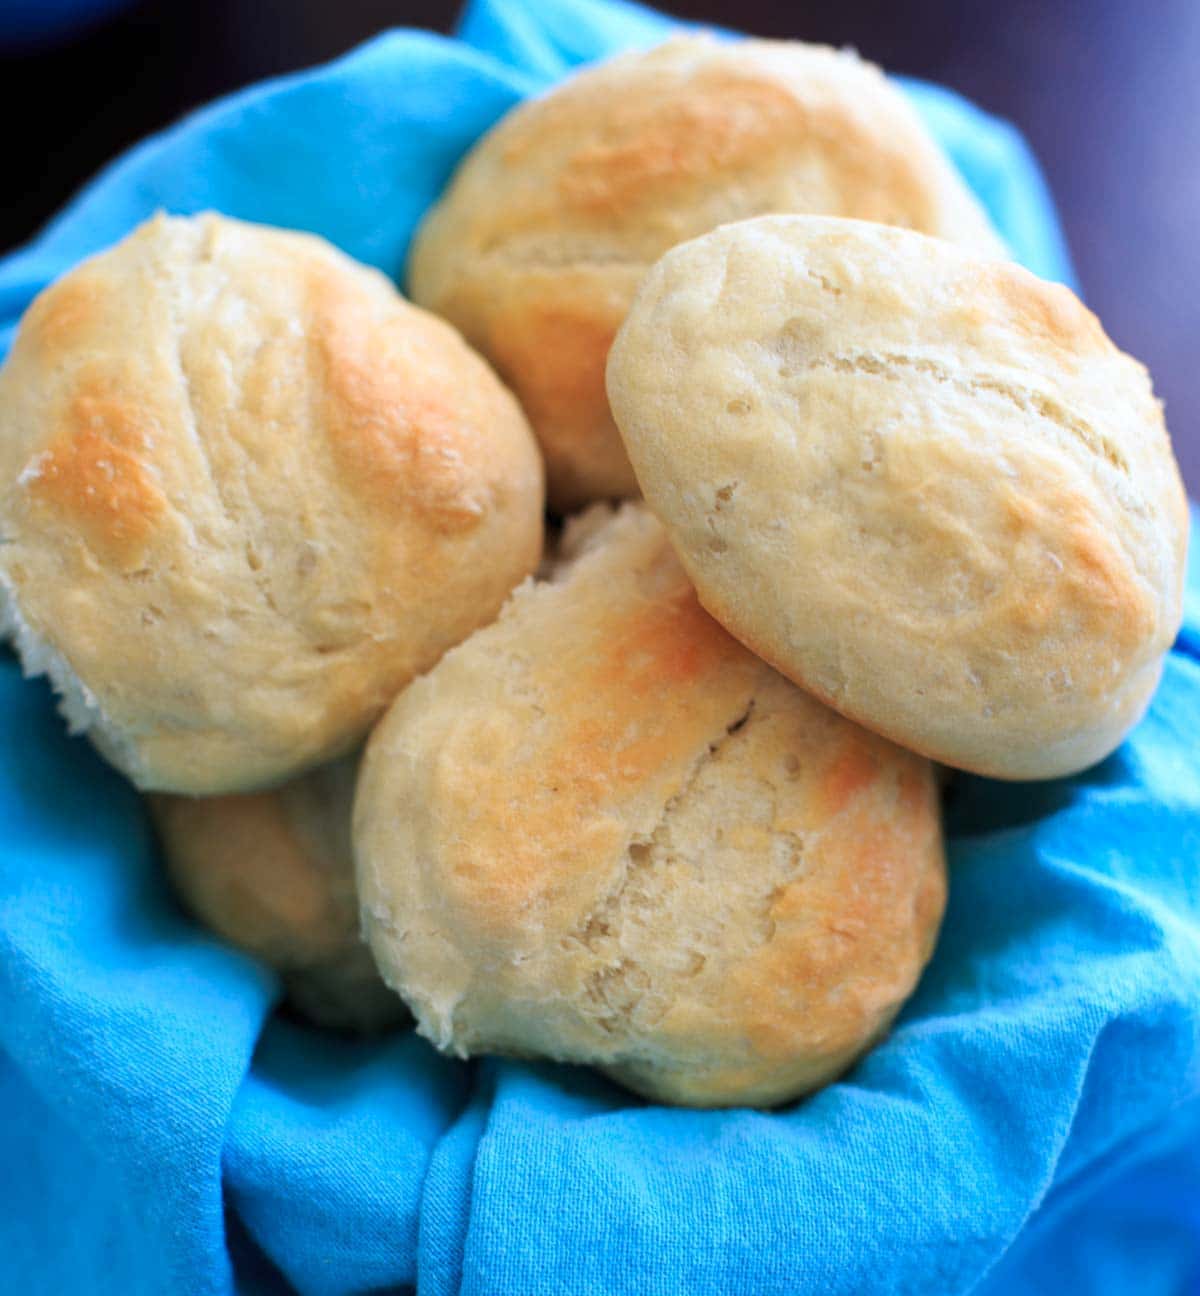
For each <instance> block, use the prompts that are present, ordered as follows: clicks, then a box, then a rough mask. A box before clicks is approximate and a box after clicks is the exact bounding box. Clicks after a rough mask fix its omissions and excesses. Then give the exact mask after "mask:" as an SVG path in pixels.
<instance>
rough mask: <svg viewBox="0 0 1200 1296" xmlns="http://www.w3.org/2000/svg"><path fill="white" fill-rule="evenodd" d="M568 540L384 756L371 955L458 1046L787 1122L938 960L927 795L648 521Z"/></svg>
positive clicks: (371, 801)
mask: <svg viewBox="0 0 1200 1296" xmlns="http://www.w3.org/2000/svg"><path fill="white" fill-rule="evenodd" d="M574 530H575V529H574V528H572V527H568V533H567V536H566V537H565V541H564V546H563V552H564V554H565V555H566V561H565V565H563V566H561V567H560V569H559V570H558V571H557V572H556V573H555V574H554V576H553V579H552V580H551V581H550V582H549V583H546V584H542V585H537V586H524V587H522V589H521V590H520V591H518V593H517V594H516V595H515V596H514V597H513V599H512V600H511V601H510V603H509V605H508V606H507V608H506V609H505V612H504V613H503V614H502V616H501V619H500V620H499V621H498V622H497V623H496V624H495V625H493V626H491V627H488V628H487V629H485V630H483V631H480V632H478V633H477V634H476V635H474V636H473V637H472V638H471V639H470V640H468V641H467V642H466V643H464V644H463V645H461V646H460V647H459V648H457V649H455V650H453V651H452V652H450V653H448V654H447V655H446V657H445V658H443V660H442V662H440V663H439V665H438V666H437V667H436V668H435V669H434V670H433V671H432V672H431V673H430V674H429V675H427V676H425V677H424V678H423V679H421V680H419V681H417V682H416V683H415V684H413V685H412V686H410V688H409V689H408V690H407V691H406V692H405V693H404V694H403V695H402V696H401V697H400V698H399V699H398V700H397V702H396V704H395V706H394V707H393V708H392V709H391V710H390V711H389V712H388V714H387V716H386V717H385V718H384V720H383V721H382V722H381V724H380V726H379V727H378V728H377V730H376V732H375V734H374V735H373V736H372V739H371V741H370V744H369V746H368V752H367V756H366V758H365V762H364V767H363V772H362V776H361V779H360V784H359V793H358V796H357V798H356V803H355V828H354V838H355V853H356V860H357V866H358V874H359V885H360V894H361V896H362V902H363V914H364V922H365V925H366V930H367V934H368V938H369V939H370V941H371V944H372V947H373V949H374V951H375V954H376V957H377V959H378V961H379V964H380V967H381V970H382V971H383V974H384V977H385V979H386V980H387V981H388V982H389V984H392V985H393V986H395V987H396V988H397V989H398V990H399V991H400V993H401V994H402V995H403V996H404V997H405V998H406V999H407V1000H408V1002H409V1004H410V1006H411V1007H412V1008H413V1010H414V1013H415V1015H416V1017H417V1021H418V1027H419V1029H420V1030H422V1031H423V1032H424V1033H425V1034H427V1035H428V1036H429V1037H430V1038H431V1039H433V1040H434V1041H435V1043H437V1044H438V1045H439V1046H440V1047H442V1048H446V1049H452V1050H455V1051H457V1052H460V1053H473V1052H477V1051H489V1050H492V1051H504V1052H517V1053H529V1054H535V1055H539V1054H540V1055H548V1056H552V1057H557V1058H561V1059H567V1060H573V1061H584V1062H591V1063H593V1064H596V1065H599V1066H602V1067H604V1068H605V1069H606V1070H608V1071H610V1072H611V1073H612V1074H613V1075H614V1076H616V1077H617V1078H618V1079H620V1080H621V1081H622V1082H623V1083H625V1084H628V1085H630V1086H631V1087H633V1088H635V1089H637V1090H639V1091H640V1092H643V1093H645V1094H647V1095H649V1096H651V1097H655V1098H659V1099H664V1100H667V1101H672V1102H683V1103H689V1104H695V1105H699V1106H712V1105H723V1104H732V1103H743V1102H744V1103H753V1104H770V1103H775V1102H780V1101H784V1100H786V1099H788V1098H791V1097H795V1096H797V1095H798V1094H800V1093H803V1092H806V1091H807V1090H809V1089H811V1088H814V1087H815V1086H817V1085H819V1084H822V1083H824V1082H825V1081H827V1080H829V1079H830V1078H832V1077H833V1076H835V1075H837V1074H838V1073H840V1072H841V1071H842V1070H843V1069H844V1068H845V1067H846V1066H848V1065H849V1064H850V1063H851V1062H852V1061H853V1059H854V1058H855V1057H856V1056H857V1055H858V1054H859V1053H860V1052H861V1051H862V1049H863V1048H865V1047H866V1046H867V1045H868V1044H869V1043H870V1042H871V1041H872V1040H873V1039H875V1038H876V1037H877V1036H878V1035H879V1034H880V1033H881V1032H882V1031H883V1030H884V1029H886V1026H887V1023H888V1022H889V1021H890V1020H891V1018H892V1016H893V1014H894V1013H895V1012H896V1010H897V1009H898V1007H899V1006H900V1004H901V1003H902V1002H903V1000H904V998H905V997H906V996H907V995H908V993H909V992H910V991H911V989H912V987H913V985H914V984H915V982H916V979H917V977H918V975H919V973H920V970H921V968H922V967H923V966H924V963H925V961H926V959H927V958H928V956H929V953H930V951H931V949H932V945H933V939H934V935H935V933H936V930H937V925H938V922H939V920H940V917H941V912H942V906H943V902H944V888H945V878H944V871H943V862H942V848H941V831H940V823H939V812H938V805H937V796H936V788H935V785H934V779H933V775H932V771H931V768H930V766H929V765H928V764H927V763H926V762H925V761H923V760H921V759H920V758H919V757H916V756H913V755H911V754H910V753H907V752H903V751H900V750H899V749H898V748H895V747H893V746H892V745H891V744H889V743H887V742H885V741H883V740H882V739H880V738H878V737H876V736H875V735H873V734H870V733H867V732H866V731H865V730H862V729H859V728H857V727H856V726H854V725H851V724H848V723H847V722H846V721H844V720H842V719H841V718H840V717H838V716H837V715H836V714H835V713H834V712H832V711H829V710H828V709H827V708H825V707H822V706H821V705H820V704H818V703H816V702H814V701H813V700H812V699H811V698H810V697H808V696H807V695H806V694H805V693H803V692H801V691H800V690H798V689H796V688H795V687H793V686H792V685H790V684H788V683H787V682H786V681H785V680H783V679H782V678H781V677H780V676H778V675H777V674H775V672H774V671H772V670H771V669H770V668H769V667H767V666H765V665H764V664H763V663H762V662H761V661H759V660H758V659H757V658H755V657H754V656H752V655H751V654H750V653H748V652H747V651H746V650H745V649H744V648H742V647H741V646H740V645H739V644H738V643H737V642H736V641H735V640H734V639H733V638H732V637H731V636H729V635H728V634H726V633H725V632H724V631H723V630H721V629H720V627H719V626H717V624H716V623H715V622H714V621H713V620H712V619H711V618H710V617H708V616H707V615H706V614H705V613H704V612H702V611H701V610H700V608H699V606H698V604H697V602H696V598H695V594H694V591H693V590H692V588H691V585H690V583H689V582H688V581H687V579H686V577H685V576H684V574H683V571H682V569H681V568H680V566H679V564H678V562H677V560H676V559H675V557H674V555H673V554H672V552H671V550H670V547H669V545H668V544H667V543H666V540H665V537H664V535H663V532H662V530H661V528H660V526H659V524H658V523H657V522H655V521H654V519H653V518H652V517H650V515H649V514H648V513H647V512H646V511H645V510H644V509H641V508H638V507H634V506H627V508H626V509H625V510H623V511H622V512H621V513H619V514H618V515H617V516H616V518H615V519H614V520H612V521H610V522H609V523H608V524H607V525H597V523H596V521H595V519H594V518H591V519H588V520H587V521H586V522H585V524H584V526H583V528H582V529H581V531H582V534H578V535H577V534H572V532H573V531H574Z"/></svg>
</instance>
